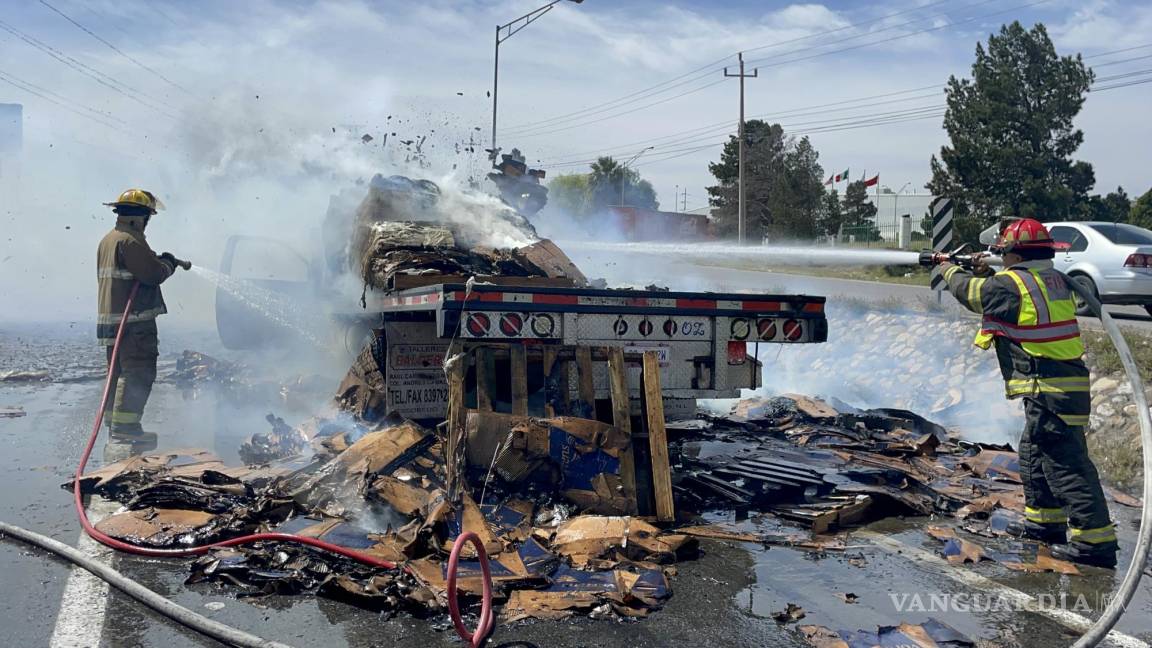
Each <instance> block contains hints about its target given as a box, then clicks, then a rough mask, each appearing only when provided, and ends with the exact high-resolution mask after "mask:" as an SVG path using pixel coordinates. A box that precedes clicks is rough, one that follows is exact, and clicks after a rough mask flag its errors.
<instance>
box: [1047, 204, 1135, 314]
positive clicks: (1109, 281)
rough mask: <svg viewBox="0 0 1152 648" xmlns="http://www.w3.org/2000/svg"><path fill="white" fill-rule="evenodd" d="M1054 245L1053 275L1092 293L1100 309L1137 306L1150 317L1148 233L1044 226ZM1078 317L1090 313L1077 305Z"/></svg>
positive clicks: (1124, 227)
mask: <svg viewBox="0 0 1152 648" xmlns="http://www.w3.org/2000/svg"><path fill="white" fill-rule="evenodd" d="M1045 225H1046V226H1047V227H1048V231H1049V232H1050V233H1051V234H1052V238H1053V239H1055V240H1056V242H1057V243H1063V244H1064V245H1065V246H1066V247H1065V249H1063V250H1057V251H1056V258H1055V259H1053V263H1054V264H1055V266H1056V269H1057V270H1060V271H1061V272H1063V273H1065V274H1067V275H1068V276H1070V277H1072V280H1073V281H1075V282H1077V283H1079V284H1080V285H1082V286H1085V287H1087V288H1089V289H1091V290H1092V291H1093V292H1094V293H1096V295H1097V296H1099V298H1100V301H1101V302H1102V303H1104V304H1136V305H1139V306H1143V307H1144V309H1145V310H1147V311H1148V314H1149V315H1152V231H1149V230H1146V229H1144V228H1142V227H1136V226H1135V225H1128V224H1127V223H1104V222H1096V221H1087V222H1060V223H1046V224H1045ZM1076 313H1077V314H1078V315H1090V314H1091V312H1090V309H1088V307H1087V306H1086V305H1085V304H1082V303H1081V300H1080V299H1079V298H1077V299H1076Z"/></svg>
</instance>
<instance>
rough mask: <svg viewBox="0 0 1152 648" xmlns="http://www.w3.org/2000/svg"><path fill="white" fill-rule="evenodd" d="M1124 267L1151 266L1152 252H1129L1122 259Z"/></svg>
mask: <svg viewBox="0 0 1152 648" xmlns="http://www.w3.org/2000/svg"><path fill="white" fill-rule="evenodd" d="M1124 267H1125V268H1152V254H1129V255H1128V258H1127V259H1125V260H1124Z"/></svg>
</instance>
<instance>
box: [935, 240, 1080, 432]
mask: <svg viewBox="0 0 1152 648" xmlns="http://www.w3.org/2000/svg"><path fill="white" fill-rule="evenodd" d="M936 272H939V273H941V274H942V276H943V277H944V279H945V280H946V281H947V284H948V290H949V292H951V293H952V294H953V295H954V296H955V297H956V301H957V302H959V303H960V305H961V306H964V307H965V308H967V309H968V310H970V311H972V312H974V313H979V314H980V315H982V316H983V317H984V321H983V322H982V324H981V328H980V332H979V333H978V334H977V336H976V344H977V345H978V346H980V347H981V348H984V349H987V348H989V347H990V346H993V345H994V346H995V347H996V357H997V360H998V361H999V363H1000V373H1001V374H1002V375H1003V377H1004V387H1005V395H1006V396H1007V397H1008V398H1032V399H1035V400H1039V401H1042V402H1043V403H1044V405H1045V407H1047V408H1048V409H1049V410H1050V411H1052V412H1053V413H1054V414H1056V415H1058V416H1059V417H1060V418H1061V419H1062V420H1063V421H1064V422H1065V423H1066V424H1067V425H1085V424H1086V423H1087V418H1088V413H1089V409H1090V404H1091V398H1090V393H1089V388H1090V380H1089V375H1088V368H1087V366H1085V364H1084V362H1083V360H1081V359H1080V356H1081V355H1082V354H1083V352H1084V346H1083V342H1082V341H1081V339H1080V330H1079V327H1078V326H1077V324H1076V316H1075V305H1074V303H1073V302H1072V298H1071V291H1070V289H1069V288H1068V286H1067V284H1066V283H1065V280H1064V277H1063V275H1061V274H1060V273H1059V272H1057V271H1055V270H1054V269H1052V263H1051V262H1050V261H1049V262H1045V261H1032V262H1026V263H1022V264H1019V265H1016V266H1013V267H1012V268H1009V269H1007V270H1005V271H1002V272H997V273H995V274H993V275H991V276H988V277H977V276H974V275H973V274H972V273H970V272H967V271H965V270H963V269H962V268H960V267H959V266H956V265H952V264H948V263H945V264H941V265H940V266H938V268H937V270H936Z"/></svg>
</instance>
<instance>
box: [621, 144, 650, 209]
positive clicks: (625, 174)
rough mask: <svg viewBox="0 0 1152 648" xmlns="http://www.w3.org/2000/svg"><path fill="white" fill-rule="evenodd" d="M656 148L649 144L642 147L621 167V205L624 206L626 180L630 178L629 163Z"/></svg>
mask: <svg viewBox="0 0 1152 648" xmlns="http://www.w3.org/2000/svg"><path fill="white" fill-rule="evenodd" d="M654 148H656V147H655V146H648V147H645V148H642V149H640V152H639V153H637V154H636V155H633V156H632V157H631V158H629V159H628V161H627V162H625V163H624V164H623V165H622V166H621V167H620V206H621V207H623V206H624V182H625V181H627V180H628V165H629V164H632V163H633V162H635V161H636V159H637V158H639V157H640V156H641V155H644V153H646V152H648V151H651V150H652V149H654Z"/></svg>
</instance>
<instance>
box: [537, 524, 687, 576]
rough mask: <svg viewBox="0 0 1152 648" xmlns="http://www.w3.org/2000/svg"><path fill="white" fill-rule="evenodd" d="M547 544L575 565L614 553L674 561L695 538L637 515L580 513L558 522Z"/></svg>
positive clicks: (657, 560)
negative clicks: (565, 520) (655, 525)
mask: <svg viewBox="0 0 1152 648" xmlns="http://www.w3.org/2000/svg"><path fill="white" fill-rule="evenodd" d="M550 544H551V547H552V549H553V550H554V551H556V552H557V553H559V554H560V555H562V556H566V557H568V558H569V559H570V560H571V561H572V563H573V564H574V565H586V564H588V563H589V562H591V561H592V560H593V559H597V558H611V557H615V556H621V557H628V558H630V559H632V560H642V561H648V562H656V563H663V562H672V561H674V560H675V559H676V557H677V555H678V554H680V553H681V552H683V551H688V550H691V549H695V546H696V540H695V539H694V538H690V537H688V536H685V535H680V534H676V533H664V532H662V531H661V530H660V529H658V528H656V527H654V526H652V525H651V524H649V523H647V522H645V521H644V520H641V519H639V518H636V517H628V516H598V515H581V516H579V517H574V518H572V519H571V520H568V521H567V522H565V523H564V524H561V525H560V526H559V527H558V528H557V529H556V533H555V534H554V535H553V537H552V538H551V543H550Z"/></svg>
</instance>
